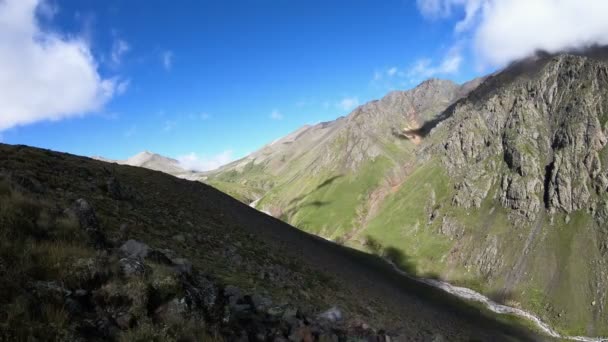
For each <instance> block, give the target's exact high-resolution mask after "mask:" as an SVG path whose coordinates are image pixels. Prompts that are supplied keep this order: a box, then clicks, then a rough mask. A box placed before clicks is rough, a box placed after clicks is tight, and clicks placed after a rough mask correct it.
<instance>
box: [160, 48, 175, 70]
mask: <svg viewBox="0 0 608 342" xmlns="http://www.w3.org/2000/svg"><path fill="white" fill-rule="evenodd" d="M160 58H161V60H162V62H163V67H164V68H165V70H171V68H172V67H173V51H171V50H165V51H163V52H162V53H161V56H160Z"/></svg>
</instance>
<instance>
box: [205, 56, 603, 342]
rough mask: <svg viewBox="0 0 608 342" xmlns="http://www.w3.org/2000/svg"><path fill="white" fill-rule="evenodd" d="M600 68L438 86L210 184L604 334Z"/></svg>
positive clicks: (571, 327) (543, 60)
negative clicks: (396, 252)
mask: <svg viewBox="0 0 608 342" xmlns="http://www.w3.org/2000/svg"><path fill="white" fill-rule="evenodd" d="M606 60H607V59H606V50H605V49H595V50H593V51H587V52H578V53H577V52H573V53H563V54H555V55H550V54H538V55H536V56H534V57H530V58H528V59H525V60H522V61H519V62H517V63H513V64H512V65H510V66H508V67H507V68H505V69H504V70H501V71H499V72H497V73H494V74H492V75H489V76H487V77H484V78H479V79H476V80H473V81H471V82H468V83H465V84H462V85H458V84H455V83H453V82H451V81H445V80H437V79H431V80H428V81H425V82H423V83H422V84H420V85H419V86H417V87H416V88H414V89H412V90H409V91H395V92H391V93H389V94H388V95H386V96H385V97H383V98H382V99H380V100H377V101H372V102H369V103H367V104H364V105H362V106H359V107H358V108H356V109H355V110H354V111H353V112H352V113H350V114H349V115H348V116H346V117H341V118H338V119H336V120H334V121H330V122H324V123H320V124H317V125H313V126H304V127H302V128H300V129H298V130H296V131H295V132H293V133H291V134H289V135H287V136H285V137H284V138H282V139H279V140H277V141H275V142H273V143H271V144H269V145H266V146H264V147H263V148H262V149H260V150H259V151H256V152H254V153H252V154H251V155H249V156H247V157H245V158H243V159H241V160H237V161H235V162H233V163H230V164H228V165H226V166H224V167H221V168H220V169H218V170H215V171H212V172H210V173H209V174H207V175H205V177H204V178H203V180H204V182H206V183H208V184H210V185H212V186H214V187H216V188H218V189H220V190H222V191H224V192H226V193H228V194H230V195H231V196H233V197H235V198H238V199H240V200H241V201H243V202H246V203H249V202H253V205H254V206H255V207H256V208H258V209H259V210H262V211H264V212H267V213H270V214H271V215H272V216H274V217H277V218H280V219H281V220H283V221H285V222H288V223H290V224H291V225H293V226H295V227H298V228H299V229H301V230H304V231H306V232H310V233H313V234H315V235H318V236H321V237H323V238H325V239H329V240H332V241H335V242H336V243H339V244H342V245H345V246H348V247H352V248H355V249H359V250H364V251H368V252H370V253H375V254H378V255H381V256H382V257H384V258H387V259H390V260H392V261H393V262H395V263H396V264H398V265H399V266H400V267H401V268H402V269H404V270H407V271H408V272H410V273H411V274H415V275H418V276H425V277H438V278H441V279H443V280H446V281H449V282H450V283H453V284H458V285H462V286H466V287H468V288H472V289H475V290H477V291H479V292H481V293H484V294H486V295H488V296H490V297H491V298H494V299H495V300H497V301H500V302H503V303H506V304H508V305H510V306H513V307H518V308H523V309H525V310H528V311H530V312H533V313H535V314H536V315H538V316H539V317H540V318H541V319H542V320H543V321H545V322H548V323H549V324H550V325H552V326H554V327H556V328H557V330H558V331H560V332H562V333H564V334H568V335H587V336H602V335H603V336H606V335H608V321H606V320H605V315H606V310H607V308H606V306H607V305H608V298H607V296H606V291H605V289H606V288H607V286H608V263H607V259H606V255H607V254H606V253H607V252H608V242H607V241H608V236H607V234H608V230H606V227H607V224H608V223H607V220H608V193H607V190H608V166H607V163H608V149H607V148H606V147H605V146H606V143H607V141H608V138H607V137H608V91H607V89H608V64H607V62H606ZM394 251H399V253H398V255H397V256H395V255H393V254H395V253H394Z"/></svg>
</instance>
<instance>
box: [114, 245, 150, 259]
mask: <svg viewBox="0 0 608 342" xmlns="http://www.w3.org/2000/svg"><path fill="white" fill-rule="evenodd" d="M120 252H121V253H122V254H123V255H124V256H125V257H128V258H139V259H144V258H145V257H147V256H148V253H149V252H150V247H148V245H146V244H145V243H143V242H140V241H137V240H128V241H127V242H125V243H124V244H123V245H122V246H120Z"/></svg>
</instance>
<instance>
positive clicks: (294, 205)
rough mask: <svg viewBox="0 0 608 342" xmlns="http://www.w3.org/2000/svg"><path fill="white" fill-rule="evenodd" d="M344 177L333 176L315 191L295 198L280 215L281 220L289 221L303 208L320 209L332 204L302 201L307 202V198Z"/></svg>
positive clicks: (319, 201)
mask: <svg viewBox="0 0 608 342" xmlns="http://www.w3.org/2000/svg"><path fill="white" fill-rule="evenodd" d="M342 177H344V175H341V174H340V175H336V176H332V177H330V178H328V179H326V180H324V181H323V182H321V184H319V185H318V186H317V187H316V188H315V189H314V190H312V191H309V192H307V193H305V194H303V195H300V196H297V197H295V198H293V199H292V200H291V201H289V205H288V208H287V209H286V210H285V211H284V212H282V213H281V215H280V216H281V218H282V219H284V220H285V221H289V218H290V217H291V216H292V215H293V214H294V213H296V212H298V211H299V210H300V209H302V208H306V207H315V208H320V207H323V206H326V205H329V204H331V202H330V201H321V200H312V201H304V202H302V201H303V200H305V199H306V198H307V197H309V196H311V195H312V194H314V193H315V192H317V191H319V190H321V189H323V188H325V187H327V186H329V185H331V184H332V183H333V182H335V181H336V180H337V179H340V178H342ZM300 202H302V203H300Z"/></svg>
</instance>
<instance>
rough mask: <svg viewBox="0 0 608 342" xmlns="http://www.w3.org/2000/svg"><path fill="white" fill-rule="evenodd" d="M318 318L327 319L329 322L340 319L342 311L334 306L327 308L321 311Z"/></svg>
mask: <svg viewBox="0 0 608 342" xmlns="http://www.w3.org/2000/svg"><path fill="white" fill-rule="evenodd" d="M319 318H321V319H325V320H328V321H330V322H337V321H340V320H342V311H340V309H338V308H337V307H335V306H334V307H332V308H330V309H329V310H327V311H325V312H323V313H321V314H320V315H319Z"/></svg>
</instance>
